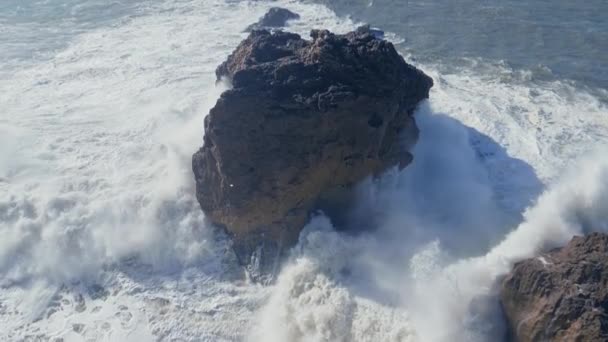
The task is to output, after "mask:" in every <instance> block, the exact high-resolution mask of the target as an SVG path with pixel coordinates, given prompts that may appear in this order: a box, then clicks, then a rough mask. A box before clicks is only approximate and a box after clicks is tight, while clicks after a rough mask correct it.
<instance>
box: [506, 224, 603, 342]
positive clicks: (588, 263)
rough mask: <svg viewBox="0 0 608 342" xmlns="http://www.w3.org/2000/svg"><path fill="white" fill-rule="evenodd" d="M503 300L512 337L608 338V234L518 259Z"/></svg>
mask: <svg viewBox="0 0 608 342" xmlns="http://www.w3.org/2000/svg"><path fill="white" fill-rule="evenodd" d="M501 301H502V305H503V309H504V312H505V314H506V316H507V318H508V321H509V325H510V327H511V334H512V340H514V341H520V342H527V341H608V312H607V310H608V235H606V234H598V233H594V234H591V235H588V236H586V237H575V238H574V239H572V241H570V243H569V244H568V245H567V246H566V247H564V248H561V249H557V250H553V251H551V252H549V253H546V254H543V255H541V256H539V257H537V258H533V259H528V260H525V261H522V262H520V263H518V264H516V265H515V267H514V269H513V271H512V272H511V273H510V274H509V275H508V276H507V278H506V279H505V280H504V282H503V283H502V289H501Z"/></svg>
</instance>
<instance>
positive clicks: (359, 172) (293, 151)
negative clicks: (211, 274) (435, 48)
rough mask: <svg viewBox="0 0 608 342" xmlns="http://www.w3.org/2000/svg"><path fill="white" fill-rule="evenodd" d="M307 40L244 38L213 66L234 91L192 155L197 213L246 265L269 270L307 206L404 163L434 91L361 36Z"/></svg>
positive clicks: (257, 34) (326, 205)
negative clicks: (416, 115) (224, 235)
mask: <svg viewBox="0 0 608 342" xmlns="http://www.w3.org/2000/svg"><path fill="white" fill-rule="evenodd" d="M311 37H312V40H310V41H309V40H304V39H302V38H300V36H299V35H297V34H293V33H285V32H275V33H270V32H267V31H254V32H252V33H251V34H250V35H249V37H248V38H247V39H245V40H244V41H243V42H242V43H241V44H240V45H239V46H238V47H237V49H236V50H235V51H234V52H233V53H232V54H231V55H230V56H229V57H228V59H227V60H226V61H225V62H224V63H223V64H222V65H220V66H219V67H218V69H217V76H218V78H220V77H226V78H229V79H231V81H232V89H230V90H227V91H225V92H224V93H223V94H222V95H221V97H220V99H219V100H218V101H217V103H216V105H215V107H214V108H213V109H211V111H210V112H209V115H208V116H207V117H206V119H205V138H204V145H203V147H202V148H201V149H200V150H199V151H198V152H196V153H195V154H194V156H193V170H194V174H195V178H196V185H197V198H198V201H199V202H200V205H201V208H202V209H203V211H204V212H205V213H206V216H207V217H208V218H209V219H210V220H211V221H212V222H214V223H216V224H218V225H221V226H224V227H225V228H226V229H227V231H228V232H229V233H230V234H232V236H233V240H234V247H235V250H236V252H237V256H238V257H239V260H240V262H242V263H243V264H252V265H253V266H254V268H256V267H258V268H266V270H268V269H267V267H270V266H271V264H272V263H271V264H270V265H269V263H268V261H270V260H276V259H277V258H276V256H277V255H278V254H279V253H280V251H281V250H282V249H284V247H289V246H291V245H293V244H294V243H295V242H296V241H297V238H298V235H299V232H300V230H301V229H302V227H303V226H304V225H305V223H306V221H307V220H308V215H309V213H310V212H311V211H312V210H315V209H316V208H321V209H325V210H327V211H331V207H339V206H340V205H341V203H342V200H343V199H344V197H345V196H343V194H344V193H345V191H342V190H344V189H348V188H349V187H350V186H351V185H352V184H354V183H356V182H358V181H360V180H362V179H364V178H365V177H367V176H369V175H375V174H378V173H380V172H382V171H383V170H385V169H387V168H388V167H391V166H394V165H400V166H401V167H404V166H405V165H407V164H408V163H409V162H410V161H411V160H412V156H411V155H410V153H409V152H408V148H409V147H410V146H412V144H414V142H415V141H416V139H417V136H418V130H417V128H416V125H415V122H414V119H413V117H412V114H413V112H414V109H415V108H416V105H417V104H418V102H420V101H421V100H423V99H425V98H427V97H428V95H429V89H430V88H431V86H432V84H433V82H432V79H431V78H429V77H428V76H426V75H425V74H424V73H422V72H421V71H420V70H418V69H416V68H414V67H412V66H410V65H408V64H406V63H405V61H404V60H403V58H402V57H401V56H400V55H399V54H398V53H397V52H396V51H395V48H394V47H393V45H392V44H391V43H389V42H387V41H384V40H379V39H376V38H375V37H374V36H373V35H372V34H371V33H370V32H369V30H366V29H361V30H358V31H356V32H351V33H348V34H345V35H337V34H332V33H330V32H329V31H325V30H315V31H312V33H311Z"/></svg>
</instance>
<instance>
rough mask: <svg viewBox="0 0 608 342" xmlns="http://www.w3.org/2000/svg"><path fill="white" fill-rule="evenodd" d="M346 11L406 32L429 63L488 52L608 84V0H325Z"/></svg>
mask: <svg viewBox="0 0 608 342" xmlns="http://www.w3.org/2000/svg"><path fill="white" fill-rule="evenodd" d="M321 2H322V3H324V4H326V5H327V6H329V7H330V8H332V9H334V10H335V11H336V12H337V13H338V14H341V15H350V16H351V17H352V18H353V19H357V20H362V21H365V22H369V23H370V24H371V25H374V26H378V27H381V28H383V29H385V30H388V31H392V32H396V33H398V34H399V35H400V36H401V37H403V38H404V39H405V41H404V42H403V45H404V47H406V48H407V50H409V51H411V52H412V53H413V55H414V56H415V57H416V58H419V59H420V60H421V61H423V62H426V63H428V62H441V63H442V64H444V65H446V69H448V70H449V69H451V70H454V69H455V68H458V67H459V66H460V65H462V64H470V61H467V59H479V58H481V59H483V60H485V61H486V62H491V63H503V64H506V65H508V66H510V67H513V68H522V69H526V70H530V71H533V72H534V75H535V77H537V78H539V79H543V80H553V79H562V80H572V81H577V82H578V83H579V84H580V85H582V86H588V87H598V88H603V89H607V88H608V20H607V19H606V17H607V16H608V1H605V0H589V1H570V0H555V1H553V0H529V1H519V0H324V1H321Z"/></svg>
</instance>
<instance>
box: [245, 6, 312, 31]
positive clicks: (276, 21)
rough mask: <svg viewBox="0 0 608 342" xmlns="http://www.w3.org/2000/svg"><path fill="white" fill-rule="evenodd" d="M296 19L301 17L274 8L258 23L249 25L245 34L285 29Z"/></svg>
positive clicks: (288, 11)
mask: <svg viewBox="0 0 608 342" xmlns="http://www.w3.org/2000/svg"><path fill="white" fill-rule="evenodd" d="M295 19H300V15H299V14H297V13H294V12H292V11H290V10H288V9H286V8H281V7H272V8H271V9H269V10H268V12H266V14H264V16H263V17H261V18H260V20H258V22H257V23H254V24H251V25H249V26H248V27H247V28H246V29H245V32H251V31H253V30H262V29H271V28H278V27H284V26H285V25H286V24H287V22H288V21H289V20H295Z"/></svg>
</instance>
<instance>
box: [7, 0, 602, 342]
mask: <svg viewBox="0 0 608 342" xmlns="http://www.w3.org/2000/svg"><path fill="white" fill-rule="evenodd" d="M277 5H279V6H284V7H287V8H289V9H291V10H293V11H295V12H297V13H299V14H300V15H301V16H302V18H301V19H300V20H298V21H293V22H291V23H290V25H289V28H288V29H289V30H292V31H295V32H298V33H300V34H302V35H307V33H308V31H309V30H310V29H312V28H329V29H330V30H332V31H336V32H347V31H349V30H352V29H354V28H355V27H357V26H358V25H359V24H361V23H364V22H366V23H370V24H372V25H374V26H378V27H381V28H383V29H385V30H386V31H387V38H388V39H390V40H391V41H393V42H394V43H395V44H396V46H397V47H398V49H399V51H400V52H401V53H402V54H403V55H404V56H405V58H406V60H408V61H409V62H411V63H413V64H415V65H416V66H418V67H419V68H421V69H423V70H424V71H425V72H426V73H428V74H429V75H431V76H432V77H433V78H434V80H435V87H434V88H433V89H432V91H431V98H430V100H429V101H427V102H425V103H423V104H421V105H420V108H419V110H418V112H417V113H416V118H417V121H418V124H419V126H420V129H421V136H420V141H419V143H418V144H417V146H416V147H415V149H414V155H415V161H414V163H413V164H412V165H410V166H409V167H408V168H406V169H405V170H404V171H403V172H397V171H396V170H389V171H388V172H387V173H386V174H385V175H384V176H383V177H381V178H380V179H379V180H375V181H372V180H367V181H365V182H363V183H362V184H360V185H359V188H358V191H359V202H358V203H359V206H358V208H357V215H362V216H371V217H373V218H374V222H377V225H378V227H377V229H375V230H374V231H373V232H368V233H364V234H360V235H356V236H353V235H349V234H347V233H344V232H336V231H334V230H333V228H332V225H331V222H329V220H328V219H327V218H325V217H324V216H322V215H319V216H316V217H313V218H312V219H311V221H310V223H309V224H308V226H307V227H306V229H305V231H304V232H303V233H302V235H301V238H300V242H299V244H298V246H296V247H295V248H294V249H293V251H292V255H291V256H290V259H289V260H288V261H287V262H286V264H285V265H284V267H283V269H282V271H281V272H280V274H279V276H278V279H277V282H276V284H274V285H272V286H261V285H259V284H253V283H250V282H248V281H247V278H246V277H245V275H244V274H243V271H242V270H241V269H240V268H239V267H238V265H237V264H236V259H235V257H234V255H233V254H232V252H231V250H230V245H229V241H228V239H227V238H226V236H224V235H223V233H222V232H221V231H218V230H217V229H215V228H214V227H213V226H211V225H210V224H208V223H207V222H206V221H205V218H204V215H203V214H202V212H201V211H200V209H199V207H198V204H197V203H196V199H195V197H194V186H193V180H192V175H191V171H190V158H191V154H192V153H193V152H194V151H195V150H196V149H197V148H198V146H199V145H200V144H201V143H202V136H203V134H204V132H203V128H202V122H203V118H204V116H205V115H206V113H207V111H208V110H209V108H210V107H211V106H213V104H214V102H215V100H216V99H217V97H218V96H219V94H220V93H221V92H222V91H223V90H224V89H226V87H227V86H228V85H224V84H217V85H216V84H215V76H214V70H215V67H216V66H217V65H218V64H219V63H221V62H222V61H223V60H224V59H225V57H226V56H227V55H228V54H229V53H230V52H231V51H232V49H234V48H235V46H236V45H237V44H238V43H239V42H240V40H241V39H243V38H244V37H245V34H244V33H242V32H241V31H242V30H243V29H244V28H245V27H246V26H247V25H249V24H250V23H251V22H253V21H255V20H257V18H258V17H259V16H261V15H262V14H263V13H264V12H265V11H266V10H267V9H268V8H269V7H271V6H277ZM607 6H608V5H607V4H606V2H604V1H588V2H585V3H581V4H573V3H572V2H566V1H557V2H550V3H549V2H547V1H541V0H535V1H528V2H526V3H525V4H522V3H519V2H516V1H501V2H498V1H461V2H460V1H459V2H452V1H439V0H437V1H413V0H411V1H394V0H393V1H389V0H374V1H359V0H352V1H346V0H342V1H331V2H321V1H317V2H313V1H292V0H278V1H235V0H205V1H193V0H163V1H160V0H152V1H105V0H104V1H102V0H93V1H92V0H86V1H85V0H45V1H34V0H21V1H17V0H8V1H3V2H2V3H1V4H0V33H2V34H0V46H2V49H0V340H2V341H47V340H50V341H65V342H67V341H247V342H257V341H303V342H313V341H315V342H316V341H424V342H426V341H430V342H435V341H437V342H442V341H455V340H456V341H496V340H499V339H500V338H501V337H502V336H503V334H504V324H503V320H502V318H501V317H500V312H499V309H498V301H497V298H496V284H497V281H498V280H499V279H500V277H501V276H503V275H504V274H505V273H506V272H508V271H509V268H510V266H511V265H512V263H513V262H515V261H517V260H520V259H522V258H526V257H533V256H534V255H536V254H538V253H539V252H541V251H542V250H544V249H546V248H551V247H555V246H560V245H562V244H564V243H565V242H566V241H568V240H569V239H570V238H571V237H572V236H573V235H574V234H581V233H584V232H588V231H591V230H599V231H608V157H607V153H608V150H607V148H608V146H607V144H608V104H607V103H608V101H607V98H608V95H607V94H608V90H607V88H608V83H607V82H608V74H607V72H608V71H607V69H606V66H607V65H608V63H607V62H608V61H607V60H606V56H608V42H607V36H608V28H607V25H608V24H607V23H606V21H605V20H603V17H602V14H603V13H606V12H608V8H607Z"/></svg>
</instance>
